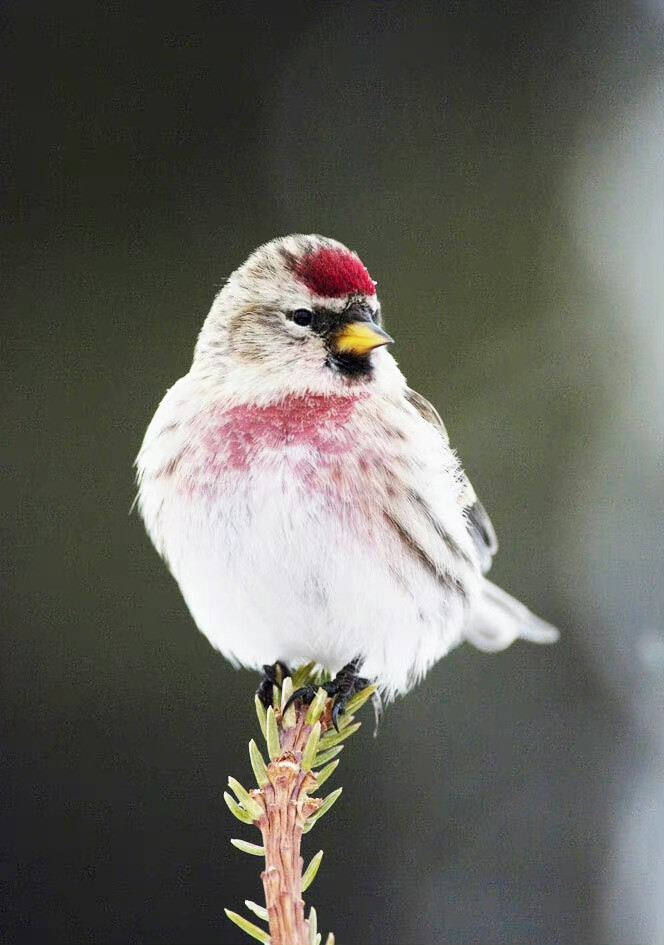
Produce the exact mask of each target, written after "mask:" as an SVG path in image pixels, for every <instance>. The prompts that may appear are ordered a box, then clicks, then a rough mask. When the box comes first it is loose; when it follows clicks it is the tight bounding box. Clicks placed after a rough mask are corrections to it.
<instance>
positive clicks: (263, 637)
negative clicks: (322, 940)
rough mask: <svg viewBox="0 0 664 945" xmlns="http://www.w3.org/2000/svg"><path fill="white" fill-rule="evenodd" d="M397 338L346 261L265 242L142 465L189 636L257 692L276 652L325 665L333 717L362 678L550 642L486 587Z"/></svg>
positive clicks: (163, 410) (295, 244) (156, 535)
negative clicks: (259, 672) (462, 651)
mask: <svg viewBox="0 0 664 945" xmlns="http://www.w3.org/2000/svg"><path fill="white" fill-rule="evenodd" d="M391 342H392V339H391V338H390V336H389V335H388V334H387V333H386V332H385V330H384V329H383V327H382V319H381V309H380V304H379V302H378V298H377V295H376V283H375V282H374V281H373V280H372V279H371V277H370V275H369V273H368V272H367V270H366V268H365V267H364V265H363V264H362V262H361V261H360V259H359V257H358V256H357V255H356V254H355V253H354V252H351V251H350V250H349V249H347V248H346V247H345V246H343V245H342V244H341V243H338V242H336V241H335V240H332V239H327V238H324V237H321V236H315V235H312V236H303V235H297V236H287V237H284V238H282V239H275V240H273V241H272V242H270V243H266V244H265V245H264V246H261V247H260V248H259V249H257V250H256V251H255V252H254V253H253V254H252V255H251V256H250V257H249V259H248V260H247V261H246V262H245V263H244V264H243V265H242V266H240V268H239V269H237V270H236V271H235V272H234V273H233V274H232V275H231V276H230V278H229V279H228V281H227V282H226V284H225V286H224V287H223V288H222V290H221V291H220V292H219V294H218V295H217V297H216V298H215V300H214V302H213V304H212V308H211V310H210V313H209V315H208V316H207V318H206V320H205V323H204V325H203V328H202V331H201V333H200V336H199V338H198V342H197V344H196V349H195V352H194V360H193V364H192V366H191V370H190V371H189V373H188V374H186V375H185V376H184V377H182V378H180V380H179V381H177V383H176V384H174V386H173V387H172V388H171V389H170V390H169V391H168V392H167V394H166V396H165V397H164V399H163V400H162V402H161V404H160V405H159V408H158V409H157V412H156V414H155V416H154V418H153V420H152V422H151V423H150V426H149V427H148V430H147V433H146V434H145V439H144V441H143V445H142V447H141V450H140V453H139V455H138V459H137V467H138V484H139V494H138V503H139V508H140V512H141V515H142V517H143V520H144V522H145V525H146V528H147V530H148V533H149V535H150V537H151V539H152V541H153V542H154V544H155V546H156V548H157V550H158V552H159V553H160V554H161V555H162V556H163V558H164V560H165V561H166V562H167V564H168V567H169V568H170V570H171V572H172V574H173V576H174V577H175V579H176V581H177V582H178V584H179V586H180V590H181V591H182V595H183V597H184V599H185V601H186V603H187V606H188V607H189V610H190V611H191V614H192V617H193V618H194V620H195V622H196V624H197V625H198V627H199V628H200V630H201V631H202V632H203V633H204V634H205V635H206V637H207V638H208V639H209V641H210V642H211V643H212V645H213V646H214V647H216V648H217V649H218V650H220V651H221V653H222V654H223V655H224V656H225V657H227V658H228V659H229V660H230V661H231V662H232V663H234V664H235V665H241V666H245V667H250V668H256V669H259V668H261V667H263V670H264V672H265V680H264V683H267V684H269V683H270V681H271V680H273V679H274V678H275V671H276V670H275V667H276V666H277V665H278V664H279V663H281V664H283V666H284V667H286V666H291V667H296V666H298V665H302V664H305V663H310V662H314V663H316V664H318V665H319V666H320V667H321V668H323V669H325V670H326V671H328V672H329V673H330V674H331V675H333V676H334V674H335V673H336V676H335V677H334V679H332V681H331V682H330V683H328V684H327V688H328V692H329V693H330V695H333V696H334V697H335V699H336V702H335V722H336V719H337V715H338V714H339V713H343V711H344V706H345V703H346V701H347V700H348V698H349V696H350V695H351V694H352V693H353V692H355V691H357V689H359V688H361V687H362V686H365V685H367V683H368V682H372V683H374V682H375V683H376V684H377V685H378V687H379V690H380V691H381V692H382V694H383V695H384V696H385V697H387V698H388V699H390V698H393V697H394V696H395V695H397V694H403V693H405V692H407V691H408V690H409V689H410V688H411V687H412V686H413V685H414V684H415V683H416V682H417V681H418V680H419V679H420V678H421V677H422V676H423V675H424V674H425V673H426V672H427V670H428V669H429V668H430V667H431V666H432V665H433V664H434V663H435V662H436V661H437V660H438V659H440V658H441V657H442V656H444V655H445V654H446V653H447V652H448V651H449V650H450V649H451V648H452V647H454V646H456V645H457V644H459V643H461V642H462V641H463V640H469V641H470V642H471V643H473V644H474V645H475V646H477V647H479V648H480V649H483V650H501V649H503V648H504V647H507V646H509V644H511V643H512V642H513V641H514V640H515V639H516V638H517V637H522V638H524V639H526V640H530V641H533V642H536V643H550V642H553V641H554V640H555V639H556V638H557V635H558V634H557V631H556V630H555V629H554V628H553V627H551V626H550V625H549V624H547V623H545V622H544V621H542V620H540V619H539V618H538V617H536V616H535V615H534V614H532V613H531V612H530V611H529V610H527V609H526V607H524V606H523V605H522V604H520V603H519V602H518V601H516V600H515V599H514V598H513V597H510V596H509V595H508V594H506V593H505V591H502V590H501V589H500V588H498V587H496V585H495V584H492V583H491V582H490V581H488V580H487V579H486V578H485V576H484V575H485V574H486V572H487V571H488V569H489V567H490V565H491V560H492V557H493V555H494V554H495V552H496V550H497V547H498V545H497V542H496V537H495V533H494V530H493V527H492V525H491V522H490V520H489V518H488V516H487V514H486V512H485V510H484V508H483V507H482V505H481V504H480V502H479V501H478V500H477V497H476V495H475V492H474V490H473V488H472V486H471V484H470V482H469V481H468V479H467V478H466V476H465V474H464V472H463V471H462V469H461V466H460V464H459V461H458V459H457V457H456V455H455V453H454V451H453V449H452V447H451V446H450V443H449V439H448V436H447V432H446V430H445V427H444V425H443V422H442V420H441V419H440V417H439V415H438V413H437V412H436V410H435V409H434V408H433V407H432V406H431V404H429V403H428V402H427V401H426V400H425V399H424V398H423V397H421V396H420V395H419V394H417V393H416V392H415V391H413V390H411V389H410V388H409V387H408V385H407V383H406V380H405V378H404V376H403V375H402V374H401V372H400V370H399V368H398V367H397V363H396V361H395V360H394V358H393V357H392V355H391V354H390V353H389V352H388V350H387V347H386V346H387V345H388V344H390V343H391ZM269 689H271V686H269ZM259 692H262V694H263V695H264V696H265V694H266V692H267V690H266V689H265V688H263V690H259ZM299 694H300V696H301V697H302V698H304V699H306V698H310V695H311V694H310V692H309V691H307V692H304V691H303V692H301V693H299Z"/></svg>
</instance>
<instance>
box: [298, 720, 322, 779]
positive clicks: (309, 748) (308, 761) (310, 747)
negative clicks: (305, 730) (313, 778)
mask: <svg viewBox="0 0 664 945" xmlns="http://www.w3.org/2000/svg"><path fill="white" fill-rule="evenodd" d="M319 738H320V722H316V724H315V725H314V727H313V728H312V729H311V732H310V733H309V738H308V739H307V744H306V745H305V746H304V751H303V752H302V770H303V771H311V768H312V766H313V763H314V761H315V760H316V752H317V751H318V740H319Z"/></svg>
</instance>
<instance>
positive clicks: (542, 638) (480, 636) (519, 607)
mask: <svg viewBox="0 0 664 945" xmlns="http://www.w3.org/2000/svg"><path fill="white" fill-rule="evenodd" d="M465 636H466V639H467V640H469V641H470V643H472V644H473V646H476V647H477V648H478V650H485V651H486V652H489V653H490V652H494V651H496V650H504V649H505V648H506V647H508V646H509V645H510V644H511V643H514V641H515V640H516V639H518V638H519V637H520V638H521V639H522V640H529V641H530V642H531V643H555V642H556V640H557V639H558V637H559V633H558V631H557V630H556V628H555V627H552V626H551V624H550V623H546V621H544V620H541V619H540V618H539V617H536V616H535V614H533V613H531V611H529V610H528V608H527V607H524V605H523V604H521V603H520V602H519V601H518V600H516V598H514V597H511V596H510V595H509V594H507V593H506V592H505V591H503V590H501V588H499V587H497V586H496V585H495V584H492V583H491V581H485V582H484V593H483V595H482V597H481V598H480V600H478V601H477V603H476V604H475V608H474V610H473V612H472V614H471V615H470V620H469V622H468V625H467V627H466V631H465Z"/></svg>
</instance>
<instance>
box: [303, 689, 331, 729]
mask: <svg viewBox="0 0 664 945" xmlns="http://www.w3.org/2000/svg"><path fill="white" fill-rule="evenodd" d="M328 699H329V696H328V694H327V693H326V692H325V690H324V689H323V687H322V686H321V688H320V689H319V690H318V692H317V693H316V695H315V696H314V700H313V702H312V703H311V705H310V706H309V711H308V712H307V717H306V720H305V721H306V723H307V725H315V724H316V722H317V721H318V720H319V718H320V717H321V715H322V714H323V709H324V708H325V703H326V702H327V700H328Z"/></svg>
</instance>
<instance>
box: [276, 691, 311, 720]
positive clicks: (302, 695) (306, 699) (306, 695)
mask: <svg viewBox="0 0 664 945" xmlns="http://www.w3.org/2000/svg"><path fill="white" fill-rule="evenodd" d="M316 692H317V690H316V689H315V688H314V686H302V688H301V689H296V690H295V692H294V693H293V695H292V696H291V697H290V699H289V700H288V702H287V703H286V705H284V706H282V707H281V714H282V715H284V713H285V712H286V711H287V709H289V708H290V706H291V705H292V704H293V703H294V702H295V700H296V699H299V700H300V701H301V702H303V703H304V704H305V705H311V703H312V702H313V701H314V699H315V697H316Z"/></svg>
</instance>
